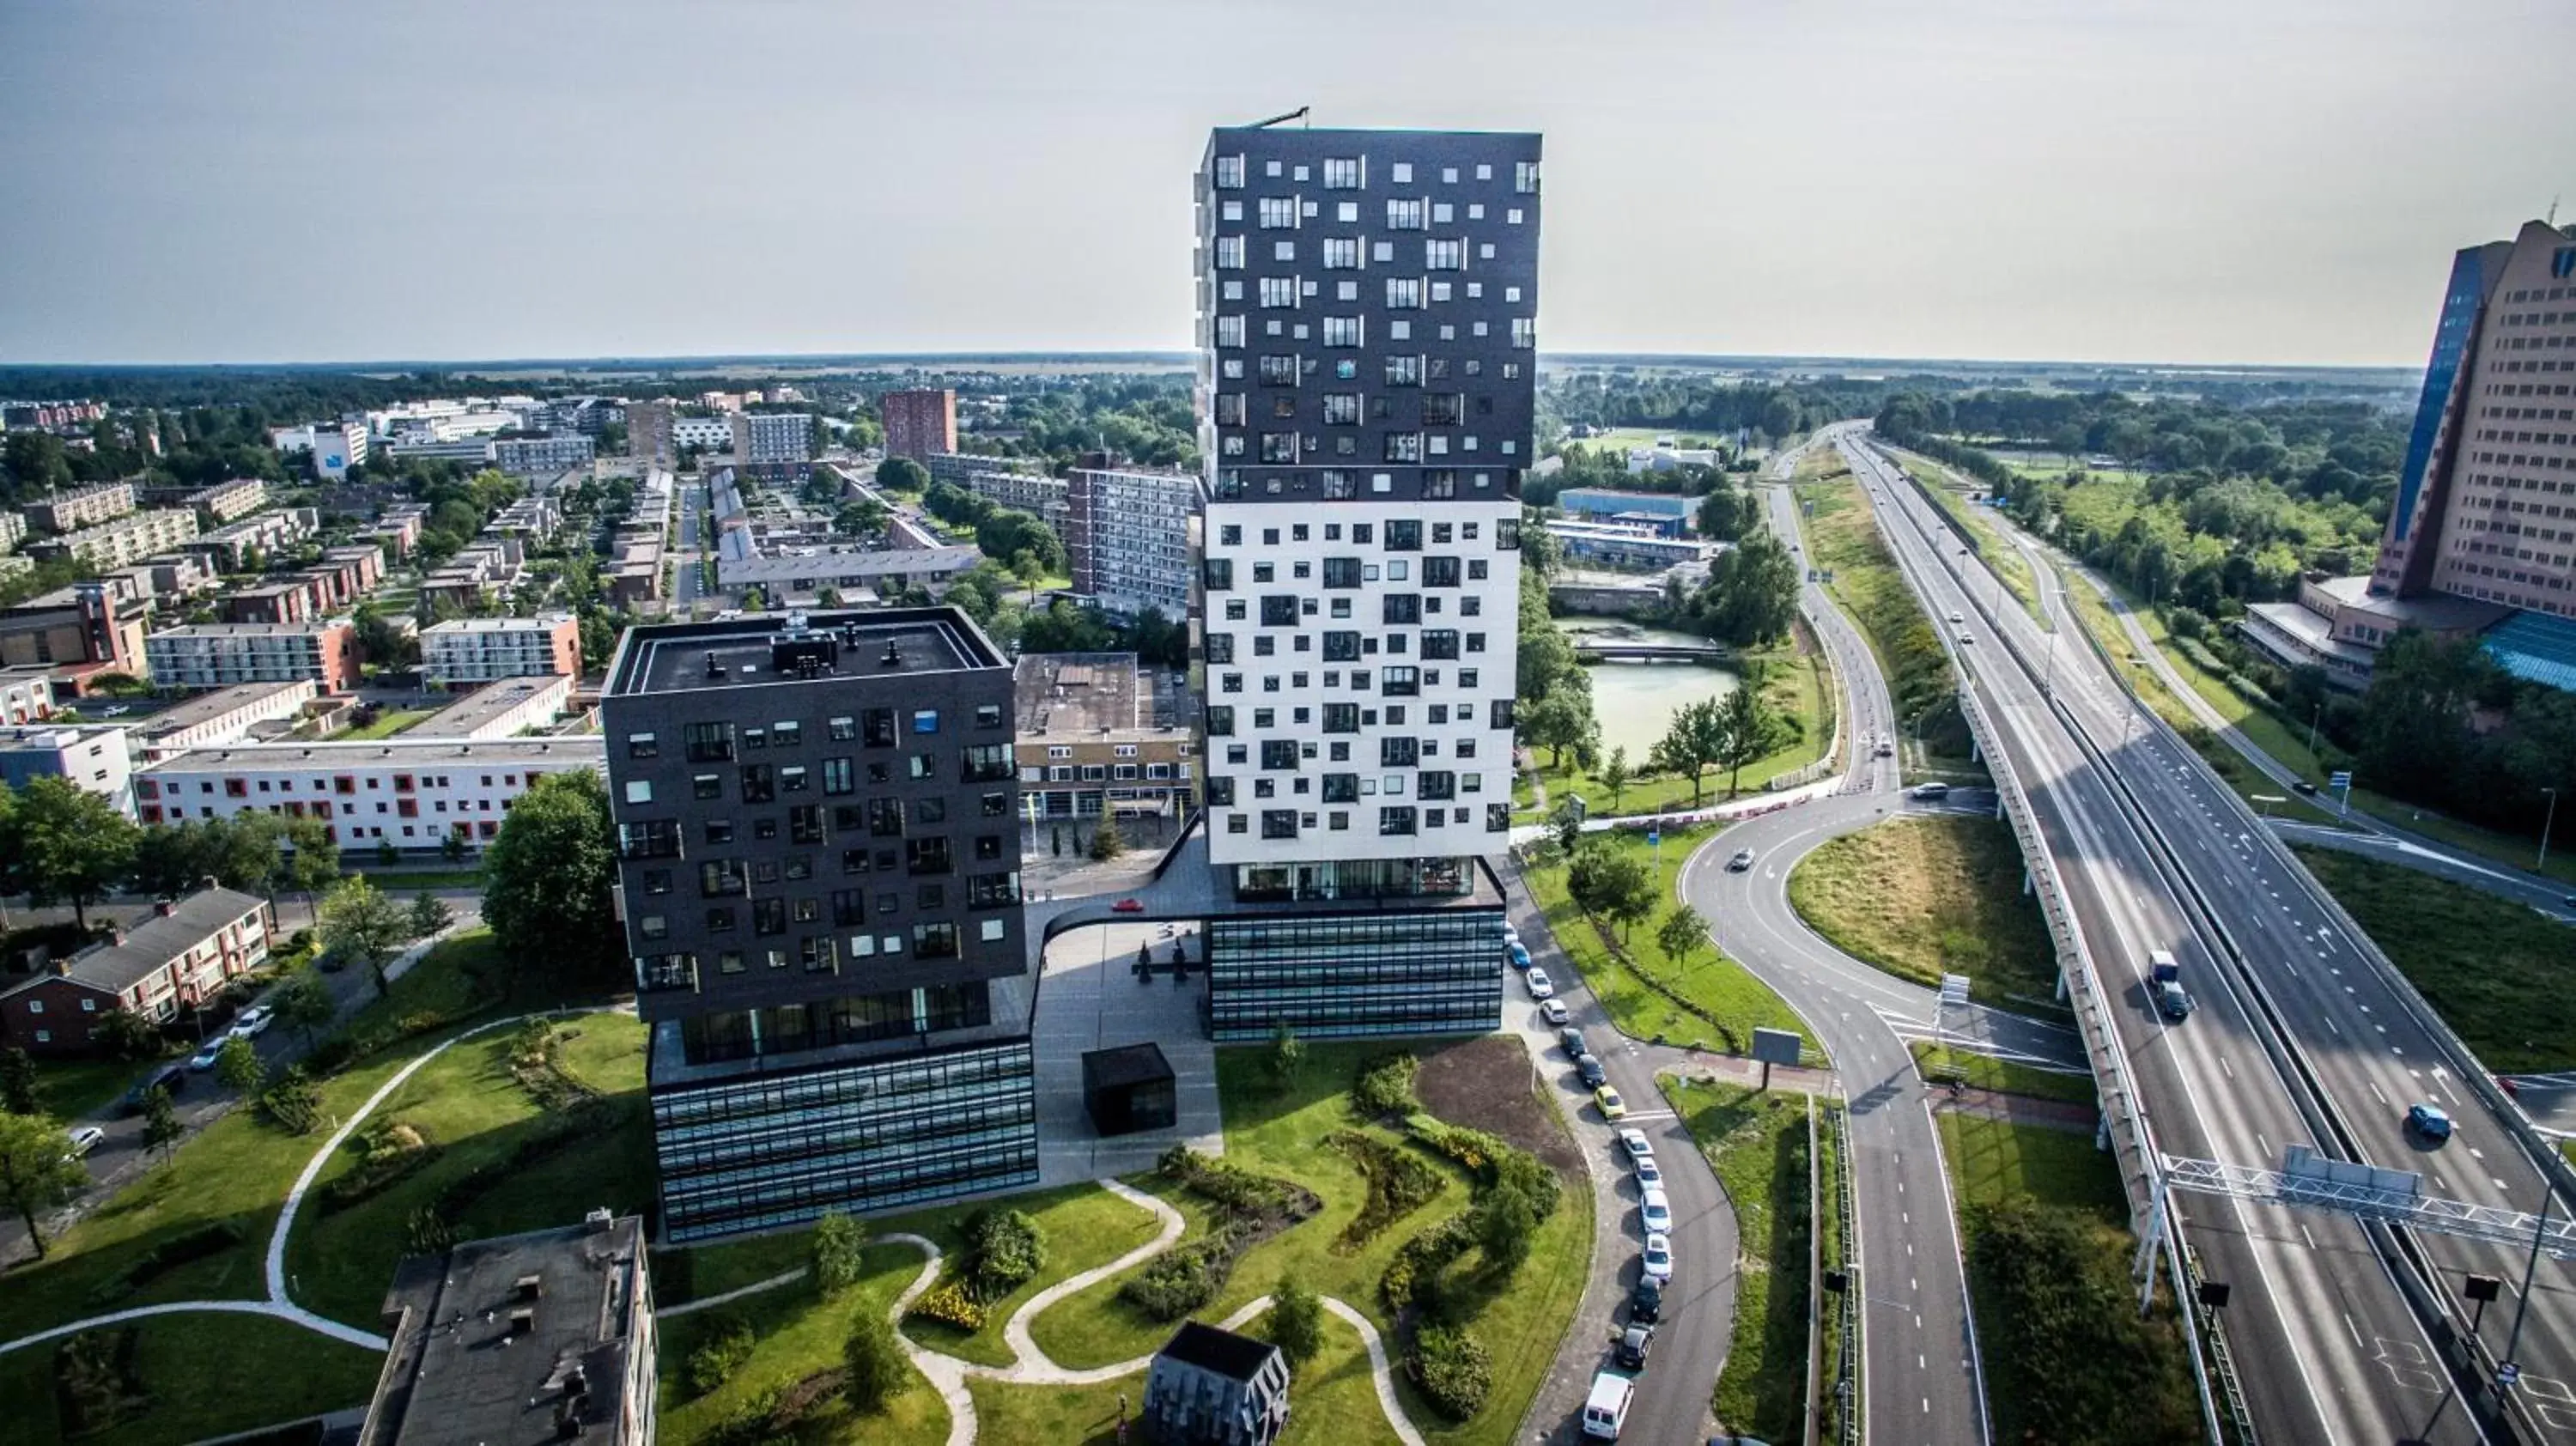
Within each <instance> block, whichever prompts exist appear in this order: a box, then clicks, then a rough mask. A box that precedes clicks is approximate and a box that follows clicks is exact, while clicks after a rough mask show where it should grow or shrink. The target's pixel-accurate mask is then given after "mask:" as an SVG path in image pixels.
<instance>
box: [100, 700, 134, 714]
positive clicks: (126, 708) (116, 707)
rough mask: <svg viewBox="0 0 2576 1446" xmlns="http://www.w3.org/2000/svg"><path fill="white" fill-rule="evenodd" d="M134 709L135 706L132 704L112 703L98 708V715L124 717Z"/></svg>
mask: <svg viewBox="0 0 2576 1446" xmlns="http://www.w3.org/2000/svg"><path fill="white" fill-rule="evenodd" d="M133 711H134V709H133V706H132V705H130V704H126V703H110V704H108V705H107V706H106V707H104V708H101V709H99V710H98V716H100V717H101V718H122V717H124V716H125V715H126V714H128V713H131V712H133Z"/></svg>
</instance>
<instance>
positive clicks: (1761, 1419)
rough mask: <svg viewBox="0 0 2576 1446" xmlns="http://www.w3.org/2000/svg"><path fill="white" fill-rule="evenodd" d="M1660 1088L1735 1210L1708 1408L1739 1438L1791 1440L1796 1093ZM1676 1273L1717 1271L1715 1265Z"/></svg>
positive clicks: (1802, 1153)
mask: <svg viewBox="0 0 2576 1446" xmlns="http://www.w3.org/2000/svg"><path fill="white" fill-rule="evenodd" d="M1664 1092H1665V1094H1666V1095H1668V1096H1669V1097H1670V1098H1671V1099H1672V1102H1673V1108H1674V1109H1676V1110H1678V1111H1679V1112H1680V1113H1681V1117H1682V1123H1684V1124H1685V1125H1687V1126H1689V1128H1690V1132H1691V1139H1692V1140H1693V1141H1695V1142H1697V1144H1698V1145H1699V1148H1700V1153H1702V1154H1704V1155H1706V1156H1707V1157H1708V1162H1709V1165H1710V1167H1711V1168H1712V1169H1714V1170H1716V1172H1717V1180H1718V1183H1719V1184H1720V1185H1722V1186H1724V1187H1725V1188H1726V1199H1727V1203H1728V1204H1729V1205H1731V1206H1732V1207H1733V1208H1734V1210H1735V1224H1736V1231H1737V1241H1738V1243H1737V1246H1736V1260H1735V1335H1734V1342H1733V1344H1732V1345H1730V1346H1729V1347H1728V1348H1727V1352H1726V1366H1725V1368H1724V1369H1723V1370H1721V1371H1720V1372H1719V1373H1718V1377H1717V1391H1716V1394H1715V1396H1714V1397H1713V1398H1712V1399H1711V1402H1710V1408H1711V1409H1712V1410H1714V1411H1715V1412H1716V1413H1717V1419H1718V1422H1719V1424H1720V1425H1722V1426H1723V1427H1725V1428H1726V1429H1727V1430H1729V1431H1733V1432H1736V1433H1737V1434H1739V1435H1746V1436H1756V1437H1759V1438H1761V1439H1763V1440H1766V1441H1792V1440H1795V1439H1797V1436H1798V1432H1799V1427H1800V1424H1801V1422H1802V1421H1803V1419H1804V1416H1805V1412H1804V1410H1803V1405H1804V1400H1805V1396H1806V1387H1807V1294H1808V1292H1807V1241H1808V1235H1809V1233H1810V1232H1811V1231H1812V1230H1813V1229H1814V1221H1813V1219H1812V1217H1811V1214H1810V1212H1809V1210H1808V1203H1809V1194H1808V1191H1809V1170H1810V1158H1809V1155H1808V1150H1807V1100H1806V1097H1805V1096H1803V1095H1794V1094H1787V1093H1778V1092H1766V1091H1762V1090H1757V1089H1753V1088H1751V1087H1749V1086H1745V1085H1729V1084H1688V1083H1684V1082H1682V1081H1680V1080H1676V1079H1672V1078H1670V1077H1667V1079H1666V1081H1665V1084H1664ZM1682 1268H1683V1269H1684V1270H1685V1271H1688V1270H1691V1269H1694V1268H1707V1269H1713V1270H1723V1269H1724V1268H1725V1262H1722V1261H1711V1262H1707V1263H1706V1264H1705V1266H1704V1267H1694V1265H1693V1264H1692V1263H1691V1262H1684V1264H1683V1267H1682ZM1685 1278H1687V1277H1685Z"/></svg>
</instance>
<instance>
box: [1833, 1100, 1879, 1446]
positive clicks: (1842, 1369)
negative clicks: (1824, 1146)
mask: <svg viewBox="0 0 2576 1446" xmlns="http://www.w3.org/2000/svg"><path fill="white" fill-rule="evenodd" d="M1827 1127H1828V1130H1829V1132H1830V1133H1831V1134H1832V1135H1833V1139H1834V1213H1835V1215H1836V1216H1837V1217H1838V1218H1839V1219H1840V1220H1841V1222H1842V1229H1841V1232H1840V1234H1841V1239H1842V1242H1843V1249H1842V1257H1843V1289H1842V1294H1841V1296H1840V1297H1839V1299H1838V1304H1837V1307H1836V1319H1835V1322H1834V1330H1835V1333H1836V1334H1837V1335H1838V1336H1840V1337H1841V1340H1842V1355H1841V1357H1840V1359H1839V1360H1838V1361H1837V1362H1836V1365H1837V1366H1838V1368H1839V1369H1837V1370H1836V1372H1835V1379H1834V1402H1835V1405H1834V1410H1835V1412H1836V1415H1835V1417H1834V1426H1835V1432H1834V1434H1835V1437H1836V1438H1837V1439H1838V1440H1840V1441H1841V1442H1842V1443H1843V1446H1861V1441H1862V1439H1863V1437H1864V1436H1865V1435H1866V1433H1867V1429H1868V1421H1869V1413H1868V1412H1867V1411H1864V1410H1862V1409H1861V1388H1862V1384H1863V1375H1864V1368H1865V1367H1866V1366H1867V1364H1868V1360H1867V1358H1866V1357H1865V1356H1864V1355H1863V1354H1862V1351H1861V1308H1860V1304H1861V1291H1860V1260H1859V1258H1858V1256H1857V1255H1856V1253H1855V1252H1854V1248H1853V1247H1854V1243H1855V1242H1857V1241H1858V1240H1859V1239H1860V1234H1859V1221H1860V1216H1859V1213H1858V1211H1857V1210H1856V1209H1855V1208H1854V1206H1853V1203H1852V1162H1851V1114H1850V1112H1849V1111H1848V1110H1846V1109H1845V1108H1844V1107H1843V1106H1842V1105H1841V1104H1840V1103H1839V1102H1837V1103H1835V1104H1834V1105H1832V1106H1831V1107H1829V1110H1828V1113H1827Z"/></svg>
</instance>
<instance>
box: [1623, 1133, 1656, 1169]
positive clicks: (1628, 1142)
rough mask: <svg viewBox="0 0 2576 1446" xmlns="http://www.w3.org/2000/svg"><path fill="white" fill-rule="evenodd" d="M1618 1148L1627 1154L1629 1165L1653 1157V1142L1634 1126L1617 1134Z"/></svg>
mask: <svg viewBox="0 0 2576 1446" xmlns="http://www.w3.org/2000/svg"><path fill="white" fill-rule="evenodd" d="M1619 1148H1620V1149H1621V1150H1623V1151H1626V1152H1627V1156H1628V1160H1629V1162H1630V1163H1631V1164H1633V1163H1635V1162H1636V1161H1639V1160H1651V1159H1653V1158H1654V1156H1655V1142H1654V1141H1652V1140H1650V1139H1647V1138H1646V1132H1645V1131H1643V1130H1641V1129H1638V1128H1637V1127H1636V1126H1634V1125H1630V1126H1629V1127H1628V1128H1626V1129H1624V1130H1621V1131H1620V1132H1619Z"/></svg>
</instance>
